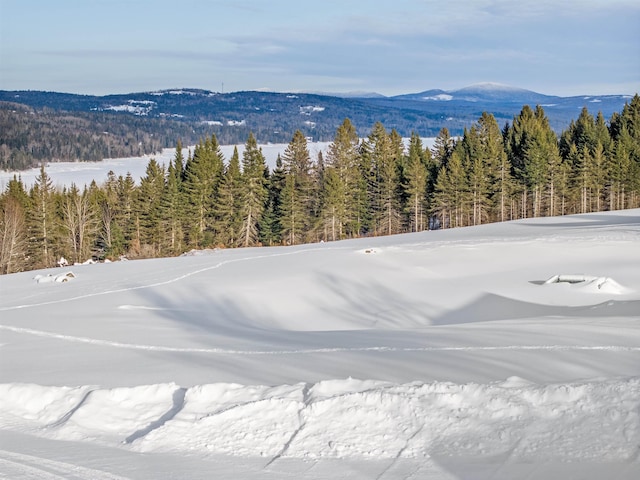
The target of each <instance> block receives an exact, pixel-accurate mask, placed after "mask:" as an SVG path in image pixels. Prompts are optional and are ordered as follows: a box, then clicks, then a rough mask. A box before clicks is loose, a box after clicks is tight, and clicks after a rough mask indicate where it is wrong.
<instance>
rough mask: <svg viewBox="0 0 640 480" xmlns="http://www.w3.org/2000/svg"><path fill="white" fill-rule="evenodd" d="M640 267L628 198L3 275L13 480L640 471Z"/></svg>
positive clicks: (1, 353) (541, 475)
mask: <svg viewBox="0 0 640 480" xmlns="http://www.w3.org/2000/svg"><path fill="white" fill-rule="evenodd" d="M639 267H640V210H629V211H619V212H608V213H597V214H587V215H577V216H571V217H557V218H547V219H527V220H521V221H517V222H509V223H504V224H492V225H485V226H480V227H470V228H464V229H454V230H443V231H433V232H424V233H420V234H408V235H399V236H393V237H378V238H368V239H358V240H349V241H341V242H334V243H323V244H315V245H303V246H296V247H278V248H256V249H234V250H211V251H202V252H190V253H189V254H188V255H184V256H182V257H178V258H170V259H155V260H140V261H129V262H113V263H109V264H94V265H74V266H73V272H72V273H71V272H70V271H69V270H66V269H64V268H59V269H49V270H42V271H37V272H25V273H20V274H13V275H5V276H2V277H0V366H1V367H0V477H3V476H4V477H7V478H28V479H59V478H95V479H99V480H100V479H112V480H122V479H142V480H149V479H157V478H194V479H199V478H201V479H205V478H249V479H258V478H260V479H263V478H267V479H282V478H310V479H312V480H313V479H324V478H331V479H335V478H356V479H376V478H379V479H392V478H393V479H408V478H437V479H460V478H465V479H512V478H531V479H549V478H551V479H553V478H558V479H560V478H563V479H564V478H575V477H579V478H586V479H599V478H602V477H604V476H607V477H611V478H618V479H632V478H633V479H635V478H637V477H638V476H639V475H640V274H638V272H639V271H640V268H639ZM67 268H68V267H67ZM69 273H71V275H73V276H67V275H68V274H69ZM58 278H60V279H61V280H60V281H58V280H57V279H58ZM64 278H66V279H67V281H62V279H64Z"/></svg>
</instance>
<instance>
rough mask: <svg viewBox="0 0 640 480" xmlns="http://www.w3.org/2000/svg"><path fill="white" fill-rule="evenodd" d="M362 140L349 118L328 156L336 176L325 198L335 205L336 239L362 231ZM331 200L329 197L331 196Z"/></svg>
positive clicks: (345, 121)
mask: <svg viewBox="0 0 640 480" xmlns="http://www.w3.org/2000/svg"><path fill="white" fill-rule="evenodd" d="M359 157H360V152H359V139H358V134H357V132H356V128H355V126H354V125H353V124H352V123H351V121H350V120H349V119H348V118H347V119H345V120H344V121H343V122H342V124H341V125H340V126H339V127H338V129H337V130H336V134H335V137H334V139H333V142H332V143H331V144H330V145H329V149H328V155H327V170H329V169H333V172H332V173H330V175H334V174H335V177H334V178H331V180H330V182H329V183H327V182H326V181H325V182H323V185H325V187H326V186H329V185H331V187H330V189H331V191H330V192H325V193H324V194H323V198H324V201H325V205H327V203H326V202H329V204H330V205H331V207H329V209H330V211H331V215H330V216H331V225H332V227H331V228H332V232H334V234H332V238H333V239H334V240H335V239H339V238H344V237H345V236H355V235H358V234H359V233H360V212H361V208H360V205H361V201H360V199H361V195H360V192H361V191H362V189H361V188H360V185H361V180H362V176H361V173H360V170H359ZM329 198H330V199H331V200H328V199H329Z"/></svg>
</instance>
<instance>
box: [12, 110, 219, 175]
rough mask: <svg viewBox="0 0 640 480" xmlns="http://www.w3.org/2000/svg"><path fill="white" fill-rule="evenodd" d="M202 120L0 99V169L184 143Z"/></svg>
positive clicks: (203, 130)
mask: <svg viewBox="0 0 640 480" xmlns="http://www.w3.org/2000/svg"><path fill="white" fill-rule="evenodd" d="M208 130H209V129H208V128H207V127H206V126H205V125H201V126H200V127H197V128H194V127H192V126H189V125H187V124H185V123H181V122H177V121H171V120H164V119H147V118H140V117H136V116H129V115H127V116H124V115H117V114H113V113H111V114H110V113H104V112H93V113H85V112H64V111H62V112H61V111H56V110H51V109H49V108H44V109H42V110H35V109H33V108H31V107H29V106H26V105H23V104H16V103H10V102H0V170H25V169H27V168H32V167H37V166H38V165H40V164H41V163H42V162H45V163H48V162H57V161H67V162H75V161H100V160H103V159H104V158H120V157H131V156H141V155H144V154H151V153H155V152H159V151H160V150H161V149H162V148H165V147H167V146H170V145H172V144H175V139H176V138H183V139H184V140H185V141H186V142H188V143H189V144H190V145H192V144H195V143H196V142H197V141H198V139H199V138H202V137H203V136H204V135H206V134H207V132H208Z"/></svg>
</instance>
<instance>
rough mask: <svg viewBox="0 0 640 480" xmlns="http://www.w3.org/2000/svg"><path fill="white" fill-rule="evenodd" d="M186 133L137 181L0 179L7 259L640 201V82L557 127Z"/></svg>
mask: <svg viewBox="0 0 640 480" xmlns="http://www.w3.org/2000/svg"><path fill="white" fill-rule="evenodd" d="M176 146H177V149H176V156H175V158H174V159H173V160H172V161H171V162H170V164H169V165H168V167H167V168H166V169H165V168H164V167H163V166H161V165H159V164H158V162H156V161H155V160H154V159H151V160H150V161H149V163H148V165H147V170H146V174H145V176H144V177H143V178H142V179H141V181H140V182H139V183H137V184H136V182H134V180H133V178H132V177H131V175H127V176H124V177H123V176H118V177H116V176H115V175H114V174H109V175H108V177H107V178H106V179H104V181H103V182H102V183H98V182H96V181H94V182H93V183H91V185H89V186H87V187H84V188H82V189H80V188H78V187H77V186H75V185H72V186H71V187H69V188H63V189H57V188H54V187H53V186H52V182H51V179H50V178H49V177H48V175H47V171H46V167H45V166H44V165H43V166H42V167H41V169H40V175H39V176H38V178H37V180H36V182H35V184H34V185H33V187H31V188H29V189H27V188H26V187H25V185H24V184H23V183H22V181H21V180H20V178H19V177H14V179H13V180H11V181H10V182H9V183H8V185H7V187H6V189H5V190H4V191H3V192H2V193H0V273H2V274H6V273H12V272H19V271H24V270H32V269H38V268H44V267H52V266H55V265H56V262H57V261H58V259H59V258H60V257H65V258H66V259H68V260H69V262H70V263H73V262H84V261H86V260H88V259H94V260H97V261H100V260H105V259H110V260H114V259H118V258H121V257H126V258H129V259H136V258H151V257H161V256H162V257H165V256H173V255H179V254H181V253H184V252H186V251H189V250H191V249H204V248H230V247H251V246H274V245H294V244H300V243H307V242H320V241H335V240H339V239H345V238H355V237H365V236H376V235H391V234H397V233H405V232H419V231H424V230H429V229H438V228H452V227H463V226H468V225H480V224H484V223H488V222H500V221H507V220H513V219H519V218H527V217H540V216H555V215H566V214H574V213H587V212H594V211H602V210H617V209H625V208H637V207H640V97H639V96H638V95H637V94H636V95H635V96H634V97H633V98H632V99H631V100H630V102H629V103H627V104H626V105H625V106H624V107H623V109H622V111H621V112H617V113H614V114H613V115H612V116H611V117H610V118H609V119H608V120H607V119H605V118H604V116H603V115H602V114H601V113H598V114H597V115H596V116H595V117H594V116H593V115H592V114H591V113H590V112H589V111H588V110H587V109H586V108H583V109H582V111H581V112H580V115H579V116H578V117H577V119H576V120H575V121H572V122H571V124H570V125H569V127H568V128H567V129H565V130H564V131H562V132H561V133H560V134H559V135H558V134H556V133H555V132H554V130H553V129H552V128H551V126H550V124H549V120H548V118H547V116H546V114H545V112H544V110H543V108H542V107H541V106H537V107H535V108H531V107H530V106H528V105H525V106H524V107H523V108H522V110H521V111H520V113H519V114H518V115H516V116H514V118H513V120H512V121H511V122H507V123H506V124H505V125H504V126H503V127H502V128H501V127H500V125H499V124H498V122H497V121H496V119H495V117H494V116H493V115H492V114H489V113H483V114H482V115H481V116H480V118H478V120H477V121H476V122H475V123H474V124H473V125H472V126H471V127H469V128H466V129H465V130H464V132H463V134H462V135H461V136H456V137H453V136H452V135H451V134H450V132H449V131H448V130H447V129H446V128H442V129H441V130H440V132H439V134H438V136H437V138H436V141H435V144H434V146H433V147H432V148H431V149H429V148H425V146H424V145H423V143H422V140H421V138H420V136H419V135H418V134H416V133H414V134H412V135H411V138H410V140H409V143H408V146H406V147H405V143H404V142H403V139H402V137H401V135H400V134H398V132H397V131H396V130H394V129H392V130H391V131H388V130H387V129H386V128H385V127H384V125H383V124H382V123H381V122H378V123H376V124H375V125H374V126H373V127H372V128H371V131H370V133H369V134H368V135H367V136H366V138H360V136H359V135H358V134H357V129H356V127H355V125H354V124H353V123H352V122H351V120H349V119H345V120H344V121H343V123H342V124H341V125H340V126H339V127H338V128H337V130H336V132H335V135H334V137H333V141H332V143H331V145H330V146H329V149H328V150H327V152H326V153H325V154H324V155H322V154H320V155H318V157H317V158H311V156H310V153H309V149H308V148H307V138H306V137H305V135H304V134H303V133H302V132H301V131H296V132H295V133H294V134H293V137H292V138H291V140H290V142H289V143H288V146H287V148H286V150H285V151H284V153H283V154H282V155H281V156H280V157H279V158H278V161H277V165H276V167H275V168H274V169H273V170H272V171H270V170H269V169H268V168H267V166H266V164H265V158H264V156H263V154H262V151H261V149H260V147H259V145H258V143H257V141H256V137H255V136H254V134H253V133H249V134H248V138H247V139H246V143H245V150H244V152H243V154H242V156H240V155H239V154H238V151H237V150H236V151H235V152H234V154H233V155H232V156H231V158H229V159H226V158H223V155H222V153H221V150H220V144H219V140H218V138H217V137H216V136H215V135H209V134H207V135H205V136H204V137H203V138H202V139H201V140H199V142H198V143H197V144H196V146H195V148H194V149H193V151H190V152H189V154H188V155H187V156H186V158H184V157H183V156H182V153H181V152H182V144H181V142H180V141H178V142H177V145H176Z"/></svg>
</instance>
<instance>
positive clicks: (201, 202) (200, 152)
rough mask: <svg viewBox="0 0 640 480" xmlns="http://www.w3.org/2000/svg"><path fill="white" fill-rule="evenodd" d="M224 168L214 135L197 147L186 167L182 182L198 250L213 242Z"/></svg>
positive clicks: (188, 217)
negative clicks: (218, 194) (214, 223)
mask: <svg viewBox="0 0 640 480" xmlns="http://www.w3.org/2000/svg"><path fill="white" fill-rule="evenodd" d="M223 168H224V163H223V158H222V152H221V150H220V146H219V144H218V140H217V139H216V136H215V135H212V136H211V137H210V138H207V139H206V140H204V141H202V140H201V141H200V143H199V144H198V145H196V147H195V149H194V152H193V157H192V158H191V159H190V161H188V162H187V164H186V166H185V180H184V183H183V187H184V192H185V199H186V202H187V209H186V212H185V213H186V217H187V219H188V221H189V223H190V227H191V228H190V232H189V233H190V243H191V244H192V245H193V246H194V247H196V248H198V247H202V246H208V245H210V244H211V243H212V242H213V230H214V225H213V212H214V201H215V199H216V196H217V189H218V185H219V183H220V180H221V178H222V171H223Z"/></svg>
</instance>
